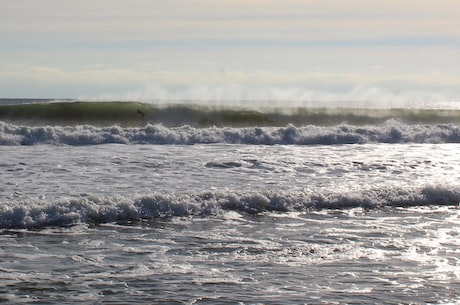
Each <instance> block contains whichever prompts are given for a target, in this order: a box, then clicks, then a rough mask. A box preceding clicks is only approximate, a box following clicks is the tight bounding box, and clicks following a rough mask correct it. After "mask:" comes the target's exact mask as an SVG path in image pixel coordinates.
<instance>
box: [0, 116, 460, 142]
mask: <svg viewBox="0 0 460 305" xmlns="http://www.w3.org/2000/svg"><path fill="white" fill-rule="evenodd" d="M109 143H119V144H210V143H228V144H254V145H275V144H283V145H290V144H295V145H318V144H321V145H334V144H364V143H460V126H459V125H455V124H436V125H427V124H405V123H402V122H399V121H396V120H388V121H386V122H384V123H383V124H380V125H365V126H354V125H349V124H345V123H343V124H340V125H336V126H317V125H307V126H302V127H297V126H294V125H292V124H290V125H287V126H284V127H244V128H236V127H222V128H218V127H208V128H195V127H191V126H180V127H167V126H164V125H150V124H147V125H146V126H143V127H120V126H112V127H96V126H92V125H79V126H44V127H33V126H21V125H14V124H9V123H4V122H0V145H37V144H55V145H60V144H61V145H96V144H109Z"/></svg>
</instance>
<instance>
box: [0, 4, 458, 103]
mask: <svg viewBox="0 0 460 305" xmlns="http://www.w3.org/2000/svg"><path fill="white" fill-rule="evenodd" d="M459 12H460V1H458V0H404V1H401V0H385V1H374V0H282V1H281V0H232V1H216V0H168V1H163V0H130V1H126V0H79V1H74V0H15V1H10V0H0V97H4V98H86V99H148V100H181V99H187V100H201V101H215V102H221V101H242V102H246V101H263V102H265V103H279V104H283V103H292V104H296V105H311V104H315V103H316V104H327V103H338V104H340V103H342V104H344V103H361V104H368V105H372V104H378V103H386V104H389V105H393V104H397V103H406V104H410V105H422V104H430V103H434V102H440V101H442V102H453V101H460V52H459V51H460V18H459ZM316 104H315V105H316Z"/></svg>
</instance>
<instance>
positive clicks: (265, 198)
mask: <svg viewBox="0 0 460 305" xmlns="http://www.w3.org/2000/svg"><path fill="white" fill-rule="evenodd" d="M459 202H460V192H459V191H458V189H455V188H446V187H440V186H426V187H424V188H421V189H376V190H363V191H362V192H359V193H356V192H354V193H353V194H344V193H336V194H334V193H327V194H322V193H318V192H316V193H315V192H311V191H309V192H307V191H304V192H302V191H297V192H285V191H259V192H243V193H235V192H202V193H194V194H152V195H149V196H143V197H137V198H130V197H116V198H105V197H88V198H82V199H80V200H61V201H58V202H48V203H47V204H43V202H42V201H37V200H27V201H16V202H8V203H3V204H2V205H1V207H0V227H1V228H32V227H47V226H67V225H74V224H79V223H108V222H130V221H140V220H143V219H155V218H159V217H174V216H179V217H181V216H193V215H197V216H204V215H225V211H237V212H240V213H250V214H258V213H264V212H273V211H276V212H281V213H283V212H292V211H306V210H309V209H350V208H357V207H362V208H365V209H374V208H380V207H395V206H397V207H411V206H430V205H453V206H458V205H459ZM232 218H234V216H232Z"/></svg>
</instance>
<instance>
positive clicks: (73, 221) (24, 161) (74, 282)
mask: <svg viewBox="0 0 460 305" xmlns="http://www.w3.org/2000/svg"><path fill="white" fill-rule="evenodd" d="M1 124H2V125H1V132H0V135H1V136H0V142H1V143H2V145H1V146H0V156H1V158H0V179H1V181H2V184H1V185H0V227H1V234H0V240H1V244H2V246H1V248H0V253H1V256H0V257H1V258H0V280H1V283H2V285H1V287H0V301H2V302H5V303H8V304H24V303H26V304H29V303H36V304H58V303H59V304H162V303H163V304H331V303H332V304H333V303H335V304H358V303H359V304H363V303H376V304H395V303H396V304H397V303H400V304H408V303H412V304H459V302H460V297H459V291H460V243H459V241H458V239H459V236H460V226H459V225H460V209H459V202H460V184H459V181H460V179H459V178H460V171H459V165H460V155H459V154H458V151H459V150H460V144H459V143H458V142H459V141H458V140H457V139H458V138H459V136H460V134H459V133H458V126H457V125H452V124H432V125H421V124H407V123H404V122H399V121H397V122H396V121H389V122H385V123H383V124H375V125H365V126H354V125H350V124H341V125H333V126H330V127H322V126H307V125H306V126H299V127H297V126H285V127H270V126H268V127H244V128H237V127H209V128H194V127H190V126H179V127H167V126H164V125H150V124H147V125H146V126H143V127H119V126H112V127H96V126H24V125H19V124H14V123H11V122H9V123H1ZM311 139H314V141H311ZM344 139H345V140H344ZM350 139H352V140H353V139H354V140H353V141H351V140H350ZM21 144H22V145H21ZM24 144H26V145H24Z"/></svg>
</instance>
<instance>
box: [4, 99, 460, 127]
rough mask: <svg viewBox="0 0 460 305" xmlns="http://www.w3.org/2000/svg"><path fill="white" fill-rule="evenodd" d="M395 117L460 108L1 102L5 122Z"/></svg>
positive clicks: (227, 122) (457, 113) (437, 119)
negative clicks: (261, 106)
mask: <svg viewBox="0 0 460 305" xmlns="http://www.w3.org/2000/svg"><path fill="white" fill-rule="evenodd" d="M390 119H395V120H398V121H401V122H404V123H408V124H447V123H453V124H460V110H448V109H409V108H398V109H396V108H394V109H374V108H303V107H297V108H295V107H293V108H290V107H287V108H280V107H278V108H260V109H254V108H251V107H236V106H235V107H230V106H209V105H196V104H186V103H179V104H161V103H158V104H152V103H145V102H116V101H97V102H95V101H90V102H88V101H64V102H63V101H60V102H36V103H26V104H7V105H0V120H2V121H5V122H9V123H15V124H23V125H29V126H34V125H36V126H45V125H60V126H70V125H72V126H75V125H85V124H88V125H94V126H112V125H119V126H124V127H129V126H131V127H135V126H143V125H145V124H147V123H149V124H162V125H164V126H167V127H178V126H185V125H188V126H192V127H196V128H207V127H212V126H216V127H255V126H256V127H269V126H272V127H281V126H286V125H294V126H306V125H317V126H333V125H338V124H341V123H347V124H350V125H357V126H363V125H376V124H382V123H384V122H385V121H388V120H390Z"/></svg>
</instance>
